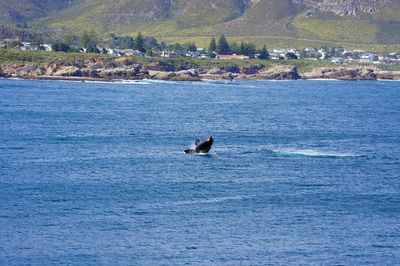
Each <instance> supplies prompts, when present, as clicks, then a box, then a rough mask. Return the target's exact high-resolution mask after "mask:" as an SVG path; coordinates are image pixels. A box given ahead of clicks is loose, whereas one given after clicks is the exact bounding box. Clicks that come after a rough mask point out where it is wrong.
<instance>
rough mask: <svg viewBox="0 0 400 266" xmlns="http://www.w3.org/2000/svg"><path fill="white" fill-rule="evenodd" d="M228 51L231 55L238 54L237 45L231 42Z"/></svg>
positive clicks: (238, 48)
mask: <svg viewBox="0 0 400 266" xmlns="http://www.w3.org/2000/svg"><path fill="white" fill-rule="evenodd" d="M229 51H230V52H231V53H232V54H240V47H239V46H238V44H237V43H236V42H233V43H232V44H231V45H230V48H229Z"/></svg>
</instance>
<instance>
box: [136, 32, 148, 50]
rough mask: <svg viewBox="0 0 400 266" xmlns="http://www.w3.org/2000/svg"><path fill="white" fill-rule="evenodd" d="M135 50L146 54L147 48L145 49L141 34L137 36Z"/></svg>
mask: <svg viewBox="0 0 400 266" xmlns="http://www.w3.org/2000/svg"><path fill="white" fill-rule="evenodd" d="M135 49H136V50H138V51H140V52H142V53H145V52H146V48H145V47H144V39H143V36H142V34H141V33H140V32H139V33H138V35H137V36H136V40H135Z"/></svg>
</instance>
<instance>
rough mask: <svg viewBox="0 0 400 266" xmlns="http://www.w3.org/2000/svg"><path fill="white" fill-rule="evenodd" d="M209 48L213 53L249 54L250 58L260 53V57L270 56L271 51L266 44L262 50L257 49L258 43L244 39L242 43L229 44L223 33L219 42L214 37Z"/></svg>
mask: <svg viewBox="0 0 400 266" xmlns="http://www.w3.org/2000/svg"><path fill="white" fill-rule="evenodd" d="M208 50H209V51H210V52H211V53H217V54H223V55H229V54H240V55H246V56H249V57H250V58H254V57H255V55H256V54H257V53H258V54H259V55H258V58H259V59H268V58H269V53H268V50H267V48H266V46H264V47H263V48H262V49H261V50H257V49H256V45H255V44H253V43H245V42H243V41H242V42H241V44H240V45H238V44H237V43H236V42H233V43H232V44H229V43H228V41H227V40H226V38H225V36H224V35H221V36H220V37H219V39H218V42H217V41H216V39H215V38H214V37H213V38H212V39H211V41H210V45H209V47H208Z"/></svg>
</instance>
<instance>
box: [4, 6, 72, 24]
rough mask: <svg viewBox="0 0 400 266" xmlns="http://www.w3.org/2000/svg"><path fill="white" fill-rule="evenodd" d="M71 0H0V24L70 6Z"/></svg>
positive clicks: (43, 14)
mask: <svg viewBox="0 0 400 266" xmlns="http://www.w3.org/2000/svg"><path fill="white" fill-rule="evenodd" d="M74 2H75V1H72V0H15V1H10V0H0V24H7V23H20V22H23V21H26V20H31V19H35V18H39V17H44V16H47V15H49V13H51V12H55V11H57V10H61V9H64V8H67V7H70V6H72V5H73V4H74Z"/></svg>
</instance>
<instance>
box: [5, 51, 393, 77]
mask: <svg viewBox="0 0 400 266" xmlns="http://www.w3.org/2000/svg"><path fill="white" fill-rule="evenodd" d="M0 77H3V78H22V79H45V80H76V81H113V80H121V79H124V80H142V79H155V80H173V81H201V80H297V79H337V80H378V79H388V80H400V71H384V70H380V69H378V68H376V67H360V66H331V67H318V68H314V69H312V70H310V71H303V72H300V71H298V69H297V68H296V67H294V66H288V65H275V66H273V67H265V66H263V65H260V64H255V65H252V66H249V67H240V66H236V65H232V66H219V67H212V68H209V69H205V68H197V69H187V70H177V69H176V68H175V67H174V65H172V64H169V63H166V62H163V61H155V62H151V63H147V64H138V63H137V62H135V61H133V60H131V59H129V58H117V59H106V58H102V57H98V58H90V59H85V60H79V61H76V62H65V63H48V64H35V63H23V64H3V65H1V66H0Z"/></svg>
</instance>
